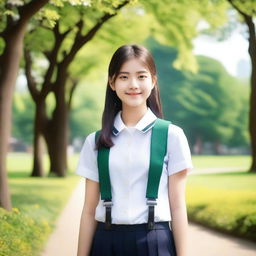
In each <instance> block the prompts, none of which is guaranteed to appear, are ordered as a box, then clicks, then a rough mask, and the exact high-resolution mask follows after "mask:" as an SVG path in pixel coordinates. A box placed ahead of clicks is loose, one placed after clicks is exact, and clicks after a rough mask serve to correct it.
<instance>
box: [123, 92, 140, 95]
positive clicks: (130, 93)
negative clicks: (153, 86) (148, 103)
mask: <svg viewBox="0 0 256 256" xmlns="http://www.w3.org/2000/svg"><path fill="white" fill-rule="evenodd" d="M126 94H127V95H130V96H136V95H140V94H141V92H127V93H126Z"/></svg>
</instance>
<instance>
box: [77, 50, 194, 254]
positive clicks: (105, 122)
mask: <svg viewBox="0 0 256 256" xmlns="http://www.w3.org/2000/svg"><path fill="white" fill-rule="evenodd" d="M162 116H163V115H162V108H161V103H160V98H159V88H158V84H157V75H156V68H155V64H154V60H153V57H152V55H151V54H150V53H149V51H148V50H147V49H146V48H144V47H142V46H138V45H124V46H122V47H120V48H119V49H117V51H116V52H115V53H114V55H113V57H112V59H111V61H110V64H109V70H108V84H107V90H106V99H105V107H104V112H103V117H102V129H101V131H100V133H97V135H96V133H95V132H94V133H92V134H90V135H89V136H88V137H87V138H86V140H85V143H84V145H83V148H82V151H81V155H80V160H79V164H78V168H77V171H76V173H77V174H78V175H81V176H83V177H85V178H86V179H85V181H86V186H85V189H86V193H85V201H84V207H83V211H82V214H81V221H80V233H79V242H78V253H77V255H78V256H87V255H92V256H112V255H113V256H114V255H116V256H126V255H127V256H136V255H138V256H148V255H150V256H157V255H159V256H167V255H169V256H175V255H178V256H187V255H188V250H187V226H188V224H187V213H186V204H185V184H186V176H187V173H188V171H189V170H190V169H191V168H192V162H191V155H190V150H189V146H188V143H187V139H186V137H185V135H184V133H183V130H182V129H181V128H180V127H178V126H176V125H174V124H169V123H168V124H167V125H166V121H163V120H162V122H163V126H164V127H166V126H167V129H166V131H167V133H166V137H164V135H163V134H164V133H163V132H161V131H160V132H159V133H157V127H159V122H160V121H161V120H160V119H159V118H162ZM158 120H160V121H159V122H158ZM160 123H161V122H160ZM160 126H161V125H160ZM154 129H155V131H156V132H154V133H155V134H158V135H154V139H153V133H152V131H154ZM164 129H165V128H163V130H164ZM163 130H162V131H163ZM155 147H158V149H159V150H158V151H157V150H156V151H155V153H152V152H154V151H153V150H154V148H155ZM152 148H153V149H152ZM162 149H163V150H164V151H161V150H162ZM104 150H105V151H104ZM151 150H152V151H151ZM160 151H161V152H164V153H161V154H163V157H162V160H161V161H160V167H161V168H160V174H159V179H158V180H157V179H155V177H153V178H152V180H151V188H150V189H152V190H155V194H154V195H153V196H147V198H146V193H148V183H150V181H149V180H150V179H151V178H149V177H150V175H149V173H151V172H152V171H151V169H152V170H153V171H154V169H157V168H155V167H154V166H153V164H152V166H153V167H152V166H151V160H152V159H154V158H158V157H160V153H159V152H160ZM100 152H101V153H100ZM102 152H103V153H102ZM104 152H105V153H106V152H107V156H106V155H105V158H104V157H102V155H104V154H105V153H104ZM158 159H160V158H158ZM153 161H154V160H152V162H153ZM102 169H103V171H102ZM102 172H103V174H102ZM101 175H103V178H102V176H101ZM104 175H105V176H104ZM152 176H154V175H152ZM156 176H157V175H156ZM108 177H109V179H108ZM99 180H100V182H99ZM107 185H109V187H108V188H106V187H107ZM104 189H105V192H106V194H108V195H110V196H109V197H108V196H107V197H104V193H105V192H104V191H103V190H104ZM150 189H149V190H150ZM100 195H101V198H100ZM102 199H104V200H102ZM170 223H171V224H170ZM169 224H170V225H169Z"/></svg>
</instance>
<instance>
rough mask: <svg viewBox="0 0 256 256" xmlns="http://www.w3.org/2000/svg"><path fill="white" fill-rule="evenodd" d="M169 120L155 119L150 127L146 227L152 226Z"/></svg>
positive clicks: (151, 227) (165, 149)
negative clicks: (151, 127)
mask: <svg viewBox="0 0 256 256" xmlns="http://www.w3.org/2000/svg"><path fill="white" fill-rule="evenodd" d="M170 123H171V122H169V121H165V120H163V119H157V120H156V123H155V125H154V127H153V129H152V134H151V145H150V164H149V174H148V183H147V194H146V198H147V205H148V229H153V228H154V217H155V205H157V202H156V199H157V197H158V188H159V183H160V178H161V175H162V170H163V163H164V157H165V155H166V151H167V139H168V128H169V124H170Z"/></svg>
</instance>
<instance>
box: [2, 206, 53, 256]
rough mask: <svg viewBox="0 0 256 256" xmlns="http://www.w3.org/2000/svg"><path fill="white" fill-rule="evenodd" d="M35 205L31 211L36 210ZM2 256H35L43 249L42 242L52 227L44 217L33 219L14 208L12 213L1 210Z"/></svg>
mask: <svg viewBox="0 0 256 256" xmlns="http://www.w3.org/2000/svg"><path fill="white" fill-rule="evenodd" d="M37 207H38V206H37V205H35V206H34V207H32V208H31V211H34V210H36V208H37ZM0 224H1V229H0V255H1V256H5V255H9V256H19V255H27V256H35V255H39V254H38V253H37V254H35V251H39V250H40V249H42V242H43V241H44V240H45V239H46V238H47V236H48V235H49V234H50V231H51V227H50V226H49V223H48V221H47V220H46V219H45V218H44V217H43V216H37V217H36V218H32V217H30V216H28V215H27V214H24V213H22V212H20V211H19V209H17V208H13V210H12V211H11V212H8V211H6V210H4V209H3V208H0Z"/></svg>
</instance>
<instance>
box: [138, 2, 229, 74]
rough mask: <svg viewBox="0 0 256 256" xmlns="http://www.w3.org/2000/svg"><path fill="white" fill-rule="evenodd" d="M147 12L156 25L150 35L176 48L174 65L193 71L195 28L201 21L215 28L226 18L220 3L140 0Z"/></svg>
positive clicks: (194, 62) (195, 68) (194, 66)
mask: <svg viewBox="0 0 256 256" xmlns="http://www.w3.org/2000/svg"><path fill="white" fill-rule="evenodd" d="M140 2H142V4H143V5H144V6H145V9H146V11H148V12H150V13H153V14H154V17H155V20H156V21H157V22H156V23H155V26H154V27H153V33H152V35H153V36H154V37H155V38H156V39H157V40H158V41H159V42H160V43H161V44H164V45H171V46H174V47H176V48H177V49H178V59H176V60H175V62H174V63H173V65H174V66H175V67H176V68H179V69H180V68H183V69H187V70H190V71H193V72H195V71H196V70H197V64H196V61H195V58H194V56H193V55H192V52H191V50H192V39H193V38H195V37H196V36H197V35H198V31H197V27H198V24H199V22H202V20H204V21H206V22H207V23H208V24H209V26H211V27H212V28H213V27H217V26H218V25H220V24H223V23H224V22H225V21H226V13H225V11H224V10H225V8H224V5H223V2H216V3H215V4H211V2H210V1H208V0H204V1H189V0H183V1H179V0H172V1H170V0H164V1H154V0H150V1H140Z"/></svg>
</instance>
